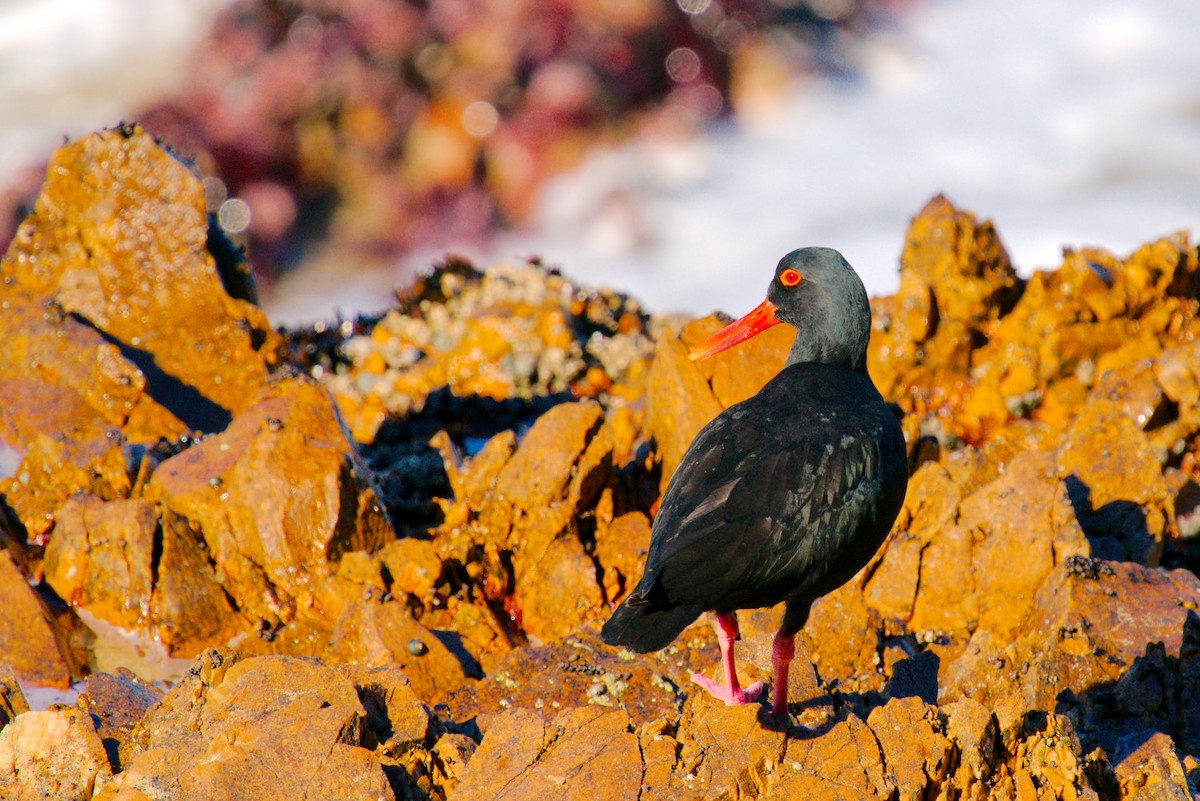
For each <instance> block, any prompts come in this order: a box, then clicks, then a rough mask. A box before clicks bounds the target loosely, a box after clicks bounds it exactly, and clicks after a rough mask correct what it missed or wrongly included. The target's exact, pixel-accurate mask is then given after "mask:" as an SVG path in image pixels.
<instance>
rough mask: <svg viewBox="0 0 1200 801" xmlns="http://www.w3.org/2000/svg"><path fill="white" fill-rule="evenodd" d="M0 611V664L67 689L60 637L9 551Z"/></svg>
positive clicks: (0, 581) (2, 569) (2, 556)
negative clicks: (0, 610) (1, 613)
mask: <svg viewBox="0 0 1200 801" xmlns="http://www.w3.org/2000/svg"><path fill="white" fill-rule="evenodd" d="M0 608H3V609H4V610H5V612H4V614H3V615H0V661H3V662H5V663H6V664H8V666H9V667H11V668H12V669H13V671H14V672H15V673H16V674H17V676H18V677H19V678H20V679H21V680H22V681H26V682H29V683H30V684H45V685H49V686H51V687H57V688H59V689H60V690H65V689H67V687H68V686H69V685H70V683H71V674H72V672H73V670H72V666H71V664H70V662H69V661H68V659H69V657H68V655H67V654H68V652H67V650H66V647H65V643H60V637H61V636H62V635H60V634H59V632H57V631H56V629H55V625H54V622H53V620H52V618H51V616H50V613H49V611H48V610H47V609H46V607H45V605H44V604H43V603H42V601H41V599H40V598H38V596H37V593H35V592H34V591H33V588H32V587H30V586H29V582H28V581H27V580H26V578H25V577H24V576H23V575H21V571H20V570H18V569H17V566H16V565H15V564H13V560H12V556H11V555H9V553H8V551H0ZM2 772H3V770H2V768H0V773H2Z"/></svg>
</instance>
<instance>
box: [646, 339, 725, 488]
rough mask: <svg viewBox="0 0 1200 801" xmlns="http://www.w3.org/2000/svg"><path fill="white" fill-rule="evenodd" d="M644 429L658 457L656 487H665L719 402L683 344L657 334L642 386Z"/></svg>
mask: <svg viewBox="0 0 1200 801" xmlns="http://www.w3.org/2000/svg"><path fill="white" fill-rule="evenodd" d="M646 404H647V407H648V408H647V412H646V433H647V434H648V435H650V436H652V437H654V440H655V444H656V445H657V449H658V453H659V457H660V458H661V459H662V480H661V484H660V487H666V485H667V482H668V481H669V480H670V478H671V474H672V473H674V472H675V468H676V467H677V466H678V464H679V460H680V459H682V458H683V453H684V451H686V450H687V447H688V445H690V444H691V442H692V440H693V439H694V438H695V436H696V434H697V433H698V432H699V431H700V429H701V428H702V427H703V426H704V424H705V423H707V422H708V421H709V420H711V419H713V418H714V417H716V416H717V414H719V413H720V411H721V405H720V403H718V402H717V399H716V398H715V397H714V396H713V394H712V390H711V389H709V386H708V382H707V381H705V379H704V375H703V374H702V373H701V372H700V368H699V367H697V366H696V363H695V362H692V361H689V360H688V357H687V351H686V349H685V348H684V346H683V344H682V343H681V342H680V341H679V340H678V339H677V338H675V337H674V336H671V335H669V334H668V335H665V336H663V337H661V338H660V339H659V340H658V342H657V344H656V345H655V349H654V364H653V366H652V367H651V368H650V377H649V379H648V381H647V386H646Z"/></svg>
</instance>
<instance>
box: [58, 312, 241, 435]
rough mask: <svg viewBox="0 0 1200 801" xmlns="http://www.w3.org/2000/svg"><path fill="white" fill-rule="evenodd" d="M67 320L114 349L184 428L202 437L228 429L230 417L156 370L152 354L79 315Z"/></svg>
mask: <svg viewBox="0 0 1200 801" xmlns="http://www.w3.org/2000/svg"><path fill="white" fill-rule="evenodd" d="M71 317H72V318H74V319H75V320H76V322H78V323H80V324H82V325H86V326H87V327H88V328H91V329H92V330H93V331H95V332H96V333H97V334H99V335H100V336H101V337H103V338H104V341H105V342H107V343H109V344H110V345H114V346H116V348H117V349H118V350H119V351H120V352H121V355H122V356H124V357H125V358H126V359H128V360H129V361H131V362H133V364H134V365H135V366H136V367H137V368H138V369H139V370H141V371H142V375H144V376H145V377H146V393H147V394H148V395H149V396H150V397H151V398H153V399H154V400H155V401H157V402H158V403H159V404H161V405H162V406H163V408H165V409H166V410H167V411H169V412H170V413H171V414H173V415H175V416H176V417H177V418H179V420H180V421H182V422H183V424H184V425H186V426H187V427H188V428H190V429H192V430H193V431H202V432H204V433H205V434H214V433H217V432H220V431H224V430H225V429H226V428H228V426H229V423H230V422H231V421H232V420H233V414H232V413H231V412H230V411H229V410H228V409H226V408H225V407H224V406H221V405H220V404H219V403H216V402H215V401H213V400H212V399H210V398H208V397H207V396H205V395H204V393H202V392H201V391H200V390H198V389H196V388H195V387H193V386H191V385H189V384H185V383H184V382H183V381H181V380H180V379H178V378H176V377H175V376H173V375H171V374H170V373H168V372H166V371H165V370H163V369H162V368H161V367H159V366H158V361H157V360H156V359H155V358H154V354H153V353H151V352H150V351H147V350H143V349H141V348H136V347H134V346H133V345H130V344H129V343H128V342H122V341H121V340H119V339H117V338H116V337H114V336H113V335H112V334H110V333H108V332H107V331H105V330H103V329H101V328H98V327H97V326H96V325H95V323H93V322H92V321H91V320H89V319H88V318H86V317H84V316H83V315H81V314H77V313H75V312H71Z"/></svg>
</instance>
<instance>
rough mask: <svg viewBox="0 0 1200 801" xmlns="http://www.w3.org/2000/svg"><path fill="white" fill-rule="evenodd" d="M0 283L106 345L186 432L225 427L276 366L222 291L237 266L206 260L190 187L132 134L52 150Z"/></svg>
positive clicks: (167, 158) (242, 280) (131, 129)
mask: <svg viewBox="0 0 1200 801" xmlns="http://www.w3.org/2000/svg"><path fill="white" fill-rule="evenodd" d="M222 268H224V269H225V273H224V274H222ZM0 273H2V274H3V275H4V276H5V277H6V278H7V279H8V282H10V283H15V284H16V285H18V286H20V287H22V288H23V289H24V290H26V291H28V292H30V293H35V294H37V295H39V296H42V297H46V298H50V299H52V300H53V302H54V303H55V304H57V306H58V307H59V308H60V309H61V310H62V311H63V312H65V313H67V314H71V315H75V316H76V318H77V319H79V320H80V321H81V322H82V323H83V324H85V325H87V326H89V327H91V328H93V329H94V330H95V331H96V332H97V335H99V336H103V337H104V338H105V339H106V340H107V341H109V342H111V343H112V344H111V345H110V351H109V353H110V356H109V357H108V358H109V359H110V361H114V362H115V360H116V359H117V358H119V357H124V359H126V360H128V361H129V362H132V363H133V364H135V365H136V366H137V370H138V371H139V372H140V373H141V375H142V377H143V380H144V382H145V386H146V388H147V390H148V392H149V394H150V395H151V396H153V397H155V399H156V400H157V401H158V403H160V404H162V405H163V406H164V407H166V408H168V409H169V410H170V411H171V413H172V414H173V415H174V416H175V417H176V418H177V419H178V420H179V421H181V422H182V423H183V424H184V426H186V427H187V428H192V429H200V430H203V431H219V430H221V429H222V428H224V427H225V425H227V424H228V422H229V419H230V416H231V415H232V414H233V413H234V412H237V411H240V410H241V409H243V408H244V407H245V405H246V404H247V402H248V401H250V400H251V399H252V398H253V397H254V396H255V395H256V394H257V391H258V389H259V388H260V387H261V386H262V384H263V382H264V381H265V380H266V369H267V366H268V364H270V363H273V362H274V361H275V358H276V353H275V352H276V350H277V349H278V346H279V340H278V337H277V336H276V335H275V334H274V332H273V331H271V329H270V327H269V325H268V324H267V320H266V317H265V316H264V315H263V314H262V312H261V311H259V309H258V308H257V307H255V306H254V305H253V304H252V303H251V302H248V301H247V300H245V299H242V298H239V297H233V296H232V295H231V293H230V291H228V290H227V288H226V283H228V284H229V286H231V287H234V286H235V283H237V284H241V285H243V286H244V285H247V284H246V267H245V265H241V264H236V265H230V264H222V265H218V263H217V261H216V260H215V259H214V257H213V255H212V253H210V251H209V226H208V219H207V215H206V212H205V197H204V187H203V186H202V185H201V182H200V179H199V177H198V176H196V175H195V174H194V173H193V172H192V171H191V170H190V169H189V168H188V167H187V166H186V165H185V164H184V163H183V162H182V161H181V160H180V159H178V158H177V157H175V156H174V155H172V154H171V153H169V152H167V151H166V150H165V149H163V148H162V147H161V146H159V144H158V143H157V142H155V141H154V139H153V138H152V137H151V136H150V135H149V134H147V133H145V132H144V131H143V130H142V129H141V128H139V127H137V126H122V127H119V128H114V129H112V130H108V131H103V132H101V133H97V134H91V135H89V136H85V137H83V138H82V139H80V140H78V141H76V142H73V143H69V144H66V145H64V146H62V147H61V148H59V149H58V150H57V151H56V152H55V154H54V156H53V158H52V160H51V163H50V166H49V168H48V170H47V173H46V181H45V183H44V185H43V187H42V191H41V193H40V194H39V196H38V200H37V202H36V203H35V204H34V207H33V211H32V212H31V213H30V215H29V217H28V218H26V220H25V222H24V223H22V224H21V226H20V228H19V229H18V230H17V233H16V236H15V237H14V239H13V242H12V245H11V246H10V248H9V251H8V253H7V255H6V256H5V258H4V260H3V261H2V262H0ZM235 291H238V290H237V289H236V288H235ZM167 433H168V432H162V431H150V432H145V431H138V432H130V434H131V436H134V437H135V438H141V437H144V436H146V435H147V434H149V436H150V437H154V436H161V435H164V434H167Z"/></svg>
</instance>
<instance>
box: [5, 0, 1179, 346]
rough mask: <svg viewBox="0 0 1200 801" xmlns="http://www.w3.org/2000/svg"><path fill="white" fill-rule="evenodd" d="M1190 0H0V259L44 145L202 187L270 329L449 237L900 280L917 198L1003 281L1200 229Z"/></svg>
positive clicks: (732, 299) (655, 284) (646, 274)
mask: <svg viewBox="0 0 1200 801" xmlns="http://www.w3.org/2000/svg"><path fill="white" fill-rule="evenodd" d="M1197 32H1200V3H1197V2H1196V0H1159V1H1158V2H1155V3H1145V2H1137V1H1136V0H1059V2H1056V3H1045V2H1042V1H1041V0H1008V1H1007V2H1004V3H999V2H995V0H991V1H990V2H988V1H987V0H545V1H543V2H535V1H534V0H345V1H344V2H334V0H290V1H287V2H284V1H283V0H253V1H248V2H240V1H239V2H231V0H0V249H3V248H6V247H7V244H8V241H9V239H10V238H11V237H12V234H13V232H14V230H15V227H16V225H17V224H18V223H19V222H20V220H21V219H23V217H24V216H25V214H27V213H28V211H29V208H30V206H31V204H32V201H33V199H34V198H35V197H36V194H37V190H38V187H39V186H40V183H41V180H42V176H43V174H44V171H45V161H46V159H47V158H48V157H49V155H50V154H51V152H52V151H53V150H54V148H55V147H56V146H58V145H59V144H61V142H62V141H63V137H64V136H65V137H69V138H75V137H78V136H81V135H83V134H85V133H87V132H89V131H91V130H95V129H97V128H101V127H110V126H112V125H115V124H116V123H117V122H119V121H121V120H128V121H136V122H139V123H141V124H142V125H143V126H144V127H145V128H146V129H148V130H149V131H150V132H151V133H153V134H155V135H157V136H158V137H159V138H161V139H162V140H163V141H164V143H166V144H167V145H169V146H170V147H171V148H173V149H174V150H175V151H176V152H177V153H179V154H181V155H183V156H186V157H188V158H189V159H192V160H193V161H194V163H195V166H196V169H197V171H198V172H199V173H200V175H202V176H203V177H204V181H205V187H206V192H207V198H208V204H209V209H210V211H211V212H212V213H213V214H215V215H216V216H217V219H218V220H219V222H220V224H221V226H222V227H223V228H224V229H225V231H226V232H227V233H228V234H229V235H230V236H231V237H232V238H233V239H234V240H235V241H237V242H239V243H240V244H243V245H245V246H246V248H247V255H248V258H249V260H250V261H251V262H252V264H253V266H254V269H255V272H256V274H257V276H258V281H259V289H260V294H261V296H262V298H263V302H264V306H265V307H266V309H267V311H268V313H269V314H270V316H271V319H272V321H274V322H275V323H279V324H296V323H303V322H312V321H315V320H318V319H332V318H333V317H334V316H335V315H339V314H340V315H342V316H350V315H353V314H356V313H360V312H371V311H375V310H378V309H381V308H384V307H386V306H388V305H390V302H391V289H392V288H393V287H395V286H397V285H401V284H404V283H406V282H407V281H408V280H410V279H411V277H412V275H413V274H414V273H416V272H419V271H421V270H423V269H426V268H428V267H429V266H431V265H432V264H433V263H435V262H436V261H438V260H440V259H441V257H442V256H443V255H444V254H445V253H447V252H454V253H458V254H462V255H466V256H468V257H470V258H472V259H474V260H475V261H477V263H478V264H479V265H480V266H487V265H488V264H491V263H492V262H494V261H498V260H502V259H515V258H516V259H523V258H528V257H537V258H540V259H541V260H542V261H543V262H544V263H546V264H549V265H552V266H558V267H561V268H562V269H563V271H564V272H566V273H567V274H568V275H570V276H572V277H573V278H575V279H578V280H580V281H582V282H584V283H588V284H592V285H608V286H613V287H616V288H618V289H621V290H623V291H627V292H629V293H630V294H633V295H634V296H636V297H638V298H639V299H640V300H642V301H643V302H644V303H645V304H647V306H648V307H649V309H650V310H652V311H660V312H665V311H684V312H691V313H696V314H701V313H707V312H708V311H711V310H713V309H717V308H720V309H724V310H725V311H728V312H730V313H741V312H743V311H745V310H747V309H749V308H750V307H751V306H752V305H754V304H755V303H757V302H758V300H759V299H761V296H762V293H763V290H764V289H765V286H766V283H767V281H768V280H769V276H770V274H771V272H772V270H773V267H774V264H775V262H776V261H777V260H778V259H779V257H780V256H782V255H783V254H784V253H785V252H787V251H789V250H791V249H793V248H796V247H801V246H805V245H828V246H831V247H835V248H838V249H839V250H841V251H842V252H843V253H845V254H846V256H847V257H848V258H849V259H850V261H851V262H852V263H853V264H855V266H856V267H857V268H858V269H859V272H860V273H861V274H862V275H863V277H864V280H865V282H866V283H867V287H868V290H869V291H870V292H871V294H886V293H890V292H892V291H894V290H895V288H896V285H897V283H898V276H897V259H898V256H899V253H900V250H901V247H902V244H903V234H904V230H905V227H906V225H907V222H908V219H909V218H910V217H911V216H912V215H913V214H915V213H916V212H917V211H918V210H919V209H920V207H921V206H922V205H923V204H924V203H925V201H926V200H927V199H928V198H929V197H930V196H931V195H933V194H936V193H939V192H941V193H945V194H947V195H948V196H949V197H950V198H951V199H952V200H953V201H954V202H955V203H957V204H959V205H960V206H964V207H966V208H969V209H972V210H973V211H975V212H977V213H979V214H980V215H983V216H986V217H990V218H992V219H994V220H995V221H996V223H997V225H998V227H999V230H1000V233H1001V236H1002V237H1003V239H1004V241H1005V243H1006V244H1007V246H1008V248H1009V251H1010V254H1011V255H1012V256H1013V258H1014V260H1015V261H1016V262H1017V265H1018V268H1019V269H1020V270H1021V271H1022V272H1023V273H1026V274H1027V273H1028V272H1030V271H1031V270H1033V269H1036V268H1043V267H1053V266H1056V265H1057V263H1058V259H1059V253H1060V249H1061V247H1063V246H1076V245H1084V244H1096V245H1102V246H1105V247H1108V248H1111V249H1113V250H1116V251H1118V252H1124V251H1126V250H1129V249H1131V248H1133V247H1134V246H1136V245H1137V244H1139V243H1140V242H1142V241H1145V240H1147V239H1150V238H1153V237H1156V236H1159V235H1162V234H1166V233H1169V232H1171V231H1175V230H1178V229H1181V228H1192V229H1195V228H1196V226H1197V224H1198V223H1200V48H1198V47H1196V46H1195V37H1196V34H1197Z"/></svg>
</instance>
